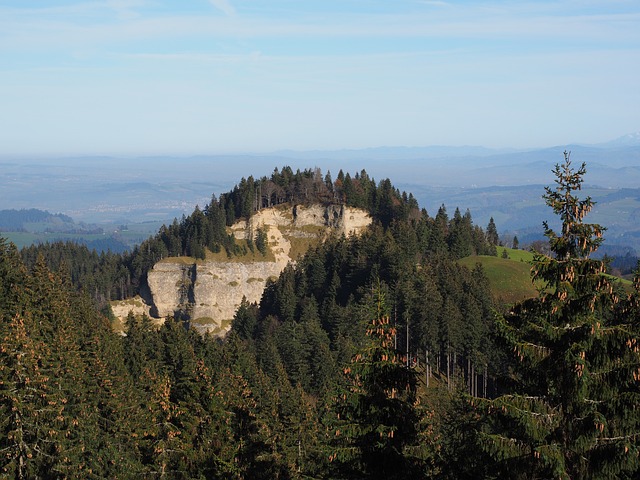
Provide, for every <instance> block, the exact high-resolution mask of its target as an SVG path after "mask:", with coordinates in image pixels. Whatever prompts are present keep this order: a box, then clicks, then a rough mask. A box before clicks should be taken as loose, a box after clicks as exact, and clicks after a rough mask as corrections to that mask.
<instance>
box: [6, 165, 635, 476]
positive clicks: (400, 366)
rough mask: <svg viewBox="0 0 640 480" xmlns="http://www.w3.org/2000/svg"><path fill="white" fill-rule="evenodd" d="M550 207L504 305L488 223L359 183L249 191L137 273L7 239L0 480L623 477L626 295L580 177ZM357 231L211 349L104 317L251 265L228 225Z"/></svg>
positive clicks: (629, 322)
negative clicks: (227, 262)
mask: <svg viewBox="0 0 640 480" xmlns="http://www.w3.org/2000/svg"><path fill="white" fill-rule="evenodd" d="M554 174H555V179H551V180H555V185H554V186H553V187H548V188H547V189H546V191H544V192H541V195H544V198H545V199H546V201H547V204H548V205H549V207H550V216H551V215H554V216H556V217H558V218H559V220H560V222H561V225H562V226H561V230H559V231H554V230H553V229H552V228H551V227H549V225H548V224H545V225H543V228H544V229H545V234H546V236H547V238H548V252H549V254H548V255H547V254H542V253H537V254H535V256H534V261H533V264H532V269H531V271H532V281H534V280H535V281H536V285H538V287H539V294H538V296H537V297H535V298H531V299H528V300H525V301H524V302H520V303H518V304H515V305H505V304H504V303H503V302H501V301H500V299H498V298H495V297H494V295H493V294H492V292H491V290H490V289H489V286H488V281H487V277H486V274H485V272H484V271H483V268H482V267H481V266H480V265H479V264H478V265H477V266H476V267H475V268H473V269H468V268H466V267H464V266H462V265H461V264H460V263H459V262H458V260H460V259H462V258H465V257H468V256H470V255H493V256H496V255H498V252H499V250H500V249H499V248H498V235H497V229H496V225H495V224H494V223H493V221H492V222H490V224H489V225H488V226H487V227H486V229H483V228H481V227H480V226H477V225H474V223H473V220H472V217H471V213H470V212H469V211H466V212H461V211H460V210H459V209H455V210H454V212H453V213H452V214H451V213H450V212H448V211H447V209H446V207H445V206H444V205H441V206H439V207H437V210H436V211H435V214H434V215H430V214H429V213H428V212H427V210H425V209H420V207H419V205H418V203H417V202H416V200H415V199H414V198H413V196H412V195H411V194H406V193H404V192H400V191H399V190H398V189H396V188H394V187H393V185H392V183H391V181H389V180H383V181H380V182H376V181H375V180H374V179H372V178H370V177H369V176H368V174H367V173H366V172H365V171H364V170H363V171H361V172H359V173H357V174H355V175H353V176H351V175H349V174H348V173H347V174H344V173H343V172H342V171H341V172H339V174H338V175H337V177H336V179H335V180H333V179H332V177H331V174H330V173H326V174H325V175H323V174H322V172H320V170H319V169H313V170H305V171H302V172H301V171H296V172H293V171H292V170H291V169H290V168H287V167H285V168H283V169H281V170H278V169H276V170H275V171H274V172H273V174H272V176H271V177H270V178H267V177H264V178H261V179H258V180H256V179H254V178H253V177H249V178H247V179H242V180H241V182H240V183H239V184H238V185H237V186H236V187H235V188H234V189H233V190H232V191H231V192H228V193H226V194H222V195H220V196H219V197H216V196H213V197H212V198H211V202H210V203H209V204H208V205H206V206H204V207H203V208H202V209H200V208H198V207H196V209H195V210H194V212H193V213H192V214H191V215H189V216H185V217H183V218H182V219H180V220H177V219H176V220H175V221H174V222H173V223H172V224H171V225H169V226H165V227H163V228H161V230H160V231H159V232H158V233H157V235H155V236H154V237H152V238H149V239H148V240H146V241H145V242H143V243H142V244H141V245H140V246H139V247H138V248H136V249H135V250H134V251H133V252H130V253H126V254H112V253H103V254H97V253H95V252H94V251H90V250H89V249H87V248H86V247H82V246H78V245H75V244H72V243H54V244H47V245H39V246H33V247H29V248H25V249H23V250H22V251H18V250H17V249H16V248H15V247H14V246H13V245H11V244H9V243H8V242H6V241H4V240H2V239H0V314H1V315H2V323H1V330H0V338H1V340H0V341H1V342H2V343H1V347H0V409H1V412H0V428H1V433H0V453H1V455H0V472H1V473H0V476H6V477H7V478H18V479H31V478H83V479H84V478H166V479H192V478H202V479H218V478H219V479H233V478H236V479H276V478H280V479H304V478H317V479H363V478H369V479H378V478H380V479H383V478H384V479H394V478H403V479H406V478H411V479H422V478H442V479H459V478H469V479H471V478H527V479H529V478H572V479H574V478H576V479H577V478H637V476H638V471H639V468H640V462H639V460H640V459H639V455H640V449H639V439H638V432H639V431H640V428H639V427H640V425H639V423H640V415H638V413H637V407H636V406H637V405H638V404H640V357H639V355H640V354H639V344H638V341H639V340H640V338H639V337H640V325H639V321H640V315H639V313H640V291H639V289H640V277H639V276H636V279H635V282H634V287H633V288H632V289H631V290H625V289H623V288H622V287H621V286H620V284H619V283H618V282H617V281H616V280H615V279H614V278H612V277H610V276H607V275H606V274H605V273H606V265H605V263H604V262H602V261H599V260H594V259H592V257H591V254H592V253H594V252H595V251H596V250H597V248H598V246H599V245H600V244H601V242H602V241H603V235H604V234H605V232H604V229H603V228H602V227H601V226H600V225H596V224H589V223H586V222H585V221H584V218H585V215H586V214H587V213H588V212H589V210H590V209H591V208H592V202H591V200H590V199H589V198H585V199H581V198H580V197H579V191H580V187H581V184H582V181H583V178H584V175H585V174H586V169H585V166H584V165H582V166H580V167H579V168H577V169H576V168H574V166H573V165H572V162H571V160H570V157H569V155H568V154H566V155H565V160H564V163H561V164H559V165H558V166H557V167H556V170H555V172H554ZM283 203H289V204H292V205H297V204H298V205H299V204H312V203H321V204H343V205H350V206H356V207H360V208H363V209H365V210H367V211H368V212H370V214H371V216H372V217H373V219H374V223H373V225H372V226H371V227H370V228H369V229H368V230H367V231H366V232H365V233H363V234H362V235H359V236H350V237H345V236H332V237H329V238H328V239H327V240H326V241H324V242H323V243H321V244H319V245H317V246H316V247H315V248H313V249H311V250H310V251H308V252H307V253H306V254H305V255H304V256H303V257H302V258H300V259H299V261H298V262H296V263H295V264H291V265H289V266H288V267H287V268H286V269H285V270H284V271H283V272H282V274H281V275H280V277H279V278H278V279H277V280H275V281H273V282H270V283H269V284H268V285H267V288H266V289H265V291H264V294H263V297H262V300H261V301H260V302H259V304H253V303H249V302H246V301H245V302H243V303H242V305H241V306H240V308H239V309H238V311H237V312H236V315H235V318H234V320H233V323H232V328H231V331H230V332H229V333H228V334H227V336H226V337H224V338H215V337H212V336H209V335H204V336H203V335H200V334H198V333H196V332H195V331H194V330H191V329H189V328H187V327H186V326H185V324H184V323H183V322H181V321H179V320H177V319H173V318H168V319H167V320H166V322H165V323H164V324H163V325H162V326H160V327H157V326H155V325H154V324H153V323H152V322H151V320H150V319H149V318H147V317H144V316H142V317H135V316H134V315H133V314H131V315H130V316H129V317H128V319H127V322H126V334H125V335H121V334H118V333H115V332H113V331H112V329H111V321H110V320H111V319H110V310H109V301H110V300H114V299H122V298H127V297H130V296H132V295H134V294H136V293H137V292H139V291H140V289H141V288H144V284H145V281H146V273H147V271H148V270H149V269H150V268H151V267H152V266H153V265H154V264H155V262H157V261H158V260H160V259H162V258H165V257H167V256H181V255H186V256H191V257H195V258H205V257H206V255H207V253H208V252H217V253H222V252H224V253H226V255H227V256H229V257H233V256H236V255H242V254H243V253H246V250H247V249H249V250H252V249H255V250H256V251H260V250H261V249H263V248H264V241H265V239H264V238H261V237H260V232H256V237H255V240H253V241H251V242H247V243H243V244H240V243H238V242H237V241H236V240H235V239H234V237H233V236H232V235H230V234H229V233H228V230H227V227H228V226H230V225H232V224H233V223H234V222H235V221H237V220H238V219H241V218H248V217H249V216H250V215H252V214H253V213H254V212H256V211H258V210H260V209H263V208H269V207H271V206H274V205H278V204H283Z"/></svg>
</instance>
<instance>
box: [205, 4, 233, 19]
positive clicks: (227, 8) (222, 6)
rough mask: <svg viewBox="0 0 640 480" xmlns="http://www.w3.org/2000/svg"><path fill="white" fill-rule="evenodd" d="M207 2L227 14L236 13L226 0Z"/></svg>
mask: <svg viewBox="0 0 640 480" xmlns="http://www.w3.org/2000/svg"><path fill="white" fill-rule="evenodd" d="M209 3H210V4H211V5H213V6H214V7H216V8H217V9H218V10H221V11H222V12H224V13H225V14H226V15H228V16H233V15H235V14H236V11H235V9H234V8H233V6H232V5H231V3H229V1H228V0H209Z"/></svg>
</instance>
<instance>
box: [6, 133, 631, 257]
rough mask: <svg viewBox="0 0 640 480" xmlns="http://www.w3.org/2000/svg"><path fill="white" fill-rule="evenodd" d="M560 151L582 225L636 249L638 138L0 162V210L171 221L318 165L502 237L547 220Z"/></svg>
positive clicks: (84, 219)
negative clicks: (579, 173)
mask: <svg viewBox="0 0 640 480" xmlns="http://www.w3.org/2000/svg"><path fill="white" fill-rule="evenodd" d="M565 150H570V151H571V158H572V159H573V161H574V162H575V163H576V164H579V163H581V162H586V164H587V175H586V176H585V194H586V193H587V192H589V194H591V195H592V197H593V198H594V200H596V201H597V202H599V204H598V205H597V207H596V210H595V211H594V212H593V215H592V217H593V219H589V218H588V219H587V220H592V221H596V220H594V219H595V218H597V221H598V222H600V223H602V224H603V225H605V226H607V227H609V231H608V232H607V241H608V242H610V243H614V242H615V243H619V244H624V245H632V246H633V247H634V248H637V249H639V250H640V222H639V221H638V220H640V200H638V198H640V194H639V193H638V191H637V189H638V188H640V133H633V134H629V135H624V136H622V137H620V138H617V139H615V140H612V141H609V142H605V143H601V144H597V145H560V146H555V147H550V148H543V149H530V150H514V149H490V148H485V147H480V146H462V147H450V146H428V147H377V148H368V149H361V150H333V151H304V152H303V151H300V152H299V151H279V152H274V153H270V154H243V155H200V156H190V157H177V156H153V157H138V158H125V157H104V156H103V157H98V156H87V157H75V158H37V159H30V158H16V157H1V156H0V205H2V208H5V209H29V208H39V209H42V210H48V211H51V212H60V213H63V214H66V215H69V216H71V217H73V218H74V219H75V220H76V221H80V222H87V223H92V224H94V223H106V222H111V223H113V222H116V223H123V224H124V223H128V222H134V221H151V220H153V221H164V222H171V221H172V220H173V218H180V217H181V216H182V214H189V213H191V212H192V211H193V208H194V207H195V205H196V204H197V205H200V206H201V207H203V206H204V205H205V204H207V203H208V202H209V200H210V199H211V195H212V194H216V195H219V194H221V193H224V192H227V191H229V190H231V189H232V188H233V186H234V185H235V184H236V183H237V181H238V179H240V178H242V177H247V176H249V175H253V176H254V177H257V178H259V177H261V176H270V175H271V173H272V172H273V169H274V168H275V167H282V166H285V165H288V166H291V167H292V168H293V169H294V170H295V169H306V168H314V167H318V168H320V169H321V171H322V173H323V174H325V173H327V172H328V171H330V172H331V174H332V176H333V177H334V178H335V177H336V175H337V174H338V172H339V171H340V170H343V171H344V172H345V173H346V172H349V173H350V174H351V175H354V174H355V173H356V172H360V171H361V170H362V169H365V170H366V171H367V173H368V174H369V175H370V176H371V177H373V178H375V179H376V180H382V179H384V178H390V179H391V180H392V182H393V184H394V185H396V186H397V187H399V188H401V189H402V190H406V191H407V192H411V193H413V194H414V196H415V197H416V198H417V200H418V202H419V203H420V205H421V206H422V207H424V208H426V209H427V210H428V211H429V212H430V213H434V212H435V211H436V210H437V208H438V207H439V206H440V205H442V204H445V205H446V206H447V208H448V210H450V212H451V213H453V211H454V210H455V208H456V207H459V208H460V209H462V210H466V209H467V208H468V209H469V210H470V211H471V213H472V216H473V218H474V221H475V222H476V223H477V224H479V225H481V226H483V227H484V226H486V223H487V222H488V220H489V218H490V217H494V219H495V221H496V224H497V226H498V229H499V230H500V231H501V232H508V234H509V235H510V234H512V233H519V234H521V235H529V233H527V232H534V233H533V234H532V235H538V236H539V235H540V233H541V222H542V220H544V219H548V218H550V217H552V215H551V214H550V212H549V209H548V208H547V207H546V206H545V205H544V202H543V200H542V198H541V195H542V194H543V192H544V190H543V186H544V185H549V184H552V183H553V179H554V176H553V174H552V173H551V170H552V169H553V167H554V165H555V164H556V163H560V162H562V160H563V152H564V151H565ZM536 232H537V233H536Z"/></svg>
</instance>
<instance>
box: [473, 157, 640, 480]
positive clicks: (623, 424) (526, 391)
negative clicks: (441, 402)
mask: <svg viewBox="0 0 640 480" xmlns="http://www.w3.org/2000/svg"><path fill="white" fill-rule="evenodd" d="M585 172H586V169H585V165H584V164H582V166H581V167H580V168H579V169H577V170H575V169H574V168H573V167H572V165H571V161H570V158H569V154H568V153H566V152H565V161H564V163H563V164H562V165H557V166H556V168H555V171H554V173H555V176H556V180H555V181H556V188H555V189H551V188H549V187H547V188H546V194H545V195H544V198H545V200H546V202H547V204H548V205H549V206H550V207H551V208H552V209H553V211H554V213H555V214H556V215H559V216H560V219H561V220H562V231H561V232H559V233H556V232H555V231H554V230H553V229H551V228H550V227H549V225H548V224H547V223H545V224H544V225H545V234H546V236H547V237H548V238H549V243H550V248H551V252H552V253H553V257H548V256H545V255H543V254H536V255H535V257H534V262H533V268H532V276H533V278H534V279H536V280H540V281H543V282H544V283H545V284H546V288H545V289H544V291H542V292H541V295H540V297H539V298H535V299H531V300H528V301H525V302H524V303H521V304H519V305H518V306H516V307H515V308H514V309H513V310H512V311H511V312H510V313H509V314H508V315H506V316H505V317H504V318H499V319H498V328H499V330H500V333H501V336H502V338H503V340H504V342H505V345H506V347H507V348H508V349H509V350H510V351H511V352H513V353H514V355H515V356H516V359H517V361H516V364H515V365H514V367H513V380H514V385H513V387H512V388H511V393H509V394H505V395H502V396H500V397H498V398H496V399H494V400H492V401H490V402H484V401H479V400H475V401H474V403H476V404H478V403H479V404H480V405H483V406H484V407H487V410H486V412H487V413H488V416H487V421H486V423H485V425H484V427H483V428H480V429H479V431H478V440H479V445H480V446H481V448H482V449H483V450H484V451H485V452H486V453H488V455H489V456H490V457H491V458H492V459H493V460H494V461H495V464H494V469H493V472H495V474H497V475H500V474H501V475H506V476H509V477H510V478H567V479H568V478H571V479H578V478H622V477H629V478H630V477H635V478H637V475H638V465H639V456H640V445H639V441H640V438H639V435H638V431H639V429H640V414H639V413H638V409H637V405H638V404H640V390H639V385H638V379H639V378H640V374H639V373H638V372H639V371H640V354H639V341H640V328H639V327H640V324H639V321H640V315H639V313H640V310H638V302H637V298H638V294H637V292H636V294H635V295H632V296H631V297H630V298H628V299H626V300H624V299H622V298H621V297H620V296H619V295H618V294H616V292H615V285H613V284H612V281H611V280H610V279H609V278H608V277H606V276H605V275H604V270H605V266H604V264H603V262H601V261H599V260H594V259H591V258H590V254H592V253H593V252H594V251H595V250H596V249H597V248H598V246H599V245H600V243H601V242H602V233H603V230H604V229H603V228H602V227H601V226H600V225H597V224H589V223H584V222H583V218H584V217H585V215H586V214H587V213H588V212H589V211H590V210H591V208H592V206H593V202H592V201H591V199H590V198H588V197H587V198H586V199H584V200H581V199H579V198H578V197H577V196H576V195H575V191H577V190H580V188H581V185H582V182H583V176H584V174H585ZM499 472H501V473H499Z"/></svg>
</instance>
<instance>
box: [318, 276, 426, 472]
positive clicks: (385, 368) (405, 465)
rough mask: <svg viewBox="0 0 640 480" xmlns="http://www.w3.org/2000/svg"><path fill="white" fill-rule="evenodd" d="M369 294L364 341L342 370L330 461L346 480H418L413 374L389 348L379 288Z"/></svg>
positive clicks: (390, 330)
mask: <svg viewBox="0 0 640 480" xmlns="http://www.w3.org/2000/svg"><path fill="white" fill-rule="evenodd" d="M374 295H375V296H376V297H377V299H376V300H373V302H375V303H373V302H370V303H369V305H368V306H365V309H366V311H367V312H368V316H369V318H370V323H369V325H368V326H367V329H366V335H367V337H368V339H369V340H368V342H367V344H366V345H365V346H364V347H363V348H362V349H360V350H359V351H358V352H357V353H356V354H355V355H354V357H353V359H352V362H351V364H350V365H348V366H346V367H345V368H344V373H345V376H346V378H347V381H348V383H349V385H350V386H349V389H348V391H346V392H344V394H343V395H342V396H341V398H339V399H338V404H337V410H338V412H339V417H340V422H339V424H338V427H337V429H336V432H335V437H336V444H337V448H336V449H335V451H334V452H333V453H332V454H331V456H330V460H331V461H337V462H338V464H339V468H338V470H339V471H340V473H338V474H337V475H344V476H345V477H347V478H371V479H376V478H380V479H382V478H384V479H393V478H420V476H421V474H422V471H421V470H422V468H423V467H424V458H425V457H424V455H423V454H424V452H423V451H422V449H421V447H420V443H421V442H420V440H421V438H420V432H421V429H420V425H421V420H422V419H423V415H422V413H421V412H422V410H421V407H420V406H419V401H418V398H417V373H416V372H415V370H413V369H411V368H408V367H406V366H405V360H406V359H405V358H404V357H403V356H402V354H401V353H400V352H399V351H398V350H396V348H395V345H394V336H395V334H396V328H395V326H394V325H393V324H392V322H391V319H390V316H389V315H388V312H387V310H386V309H387V307H386V304H385V301H384V295H383V293H382V289H381V287H378V291H377V293H374ZM372 303H373V304H372ZM372 307H373V308H372Z"/></svg>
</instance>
